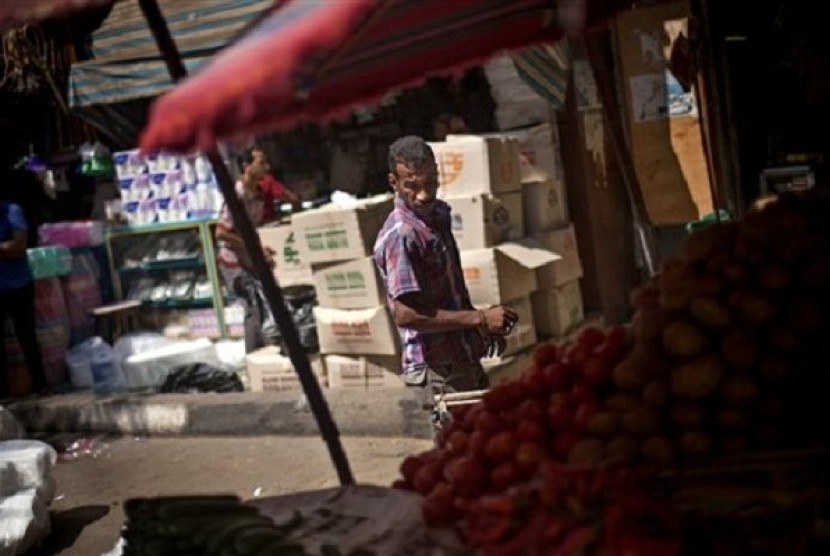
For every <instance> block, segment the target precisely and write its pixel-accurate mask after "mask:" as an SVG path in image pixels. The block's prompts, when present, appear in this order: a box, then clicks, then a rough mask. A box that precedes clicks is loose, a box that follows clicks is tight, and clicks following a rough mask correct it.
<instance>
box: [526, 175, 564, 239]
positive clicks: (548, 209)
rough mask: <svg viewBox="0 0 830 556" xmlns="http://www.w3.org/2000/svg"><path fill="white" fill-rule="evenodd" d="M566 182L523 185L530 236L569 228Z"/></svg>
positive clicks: (527, 226)
mask: <svg viewBox="0 0 830 556" xmlns="http://www.w3.org/2000/svg"><path fill="white" fill-rule="evenodd" d="M563 184H564V182H556V181H543V182H535V183H526V184H524V185H522V212H523V216H524V218H523V220H524V225H525V229H526V230H527V233H528V234H533V233H538V232H545V231H548V230H555V229H557V228H562V227H563V226H567V225H568V222H569V218H568V205H567V203H566V202H565V188H564V186H563Z"/></svg>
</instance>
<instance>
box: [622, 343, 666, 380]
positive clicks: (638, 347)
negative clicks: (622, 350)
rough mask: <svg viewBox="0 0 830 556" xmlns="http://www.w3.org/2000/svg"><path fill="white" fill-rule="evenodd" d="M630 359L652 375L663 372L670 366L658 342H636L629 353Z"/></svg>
mask: <svg viewBox="0 0 830 556" xmlns="http://www.w3.org/2000/svg"><path fill="white" fill-rule="evenodd" d="M628 359H629V360H630V361H631V362H632V364H634V365H636V366H638V367H640V368H641V369H643V370H644V371H645V372H646V374H647V375H649V376H650V377H651V376H655V375H660V374H663V373H664V372H665V371H666V370H668V368H669V364H668V360H667V358H666V355H665V353H663V350H662V349H660V346H659V345H658V344H656V343H649V344H643V343H638V344H635V345H634V347H633V348H631V352H630V353H629V354H628Z"/></svg>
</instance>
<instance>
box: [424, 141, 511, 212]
mask: <svg viewBox="0 0 830 556" xmlns="http://www.w3.org/2000/svg"><path fill="white" fill-rule="evenodd" d="M430 146H431V147H432V150H433V152H434V153H435V161H436V163H437V164H438V182H439V184H440V188H439V191H438V196H439V197H440V198H442V199H443V198H445V197H450V196H458V195H468V194H471V193H493V194H497V193H510V192H511V191H518V190H519V187H520V185H521V176H520V169H519V143H518V141H516V140H513V139H509V140H506V139H502V138H499V137H479V136H475V135H448V136H447V140H446V141H443V142H440V143H430Z"/></svg>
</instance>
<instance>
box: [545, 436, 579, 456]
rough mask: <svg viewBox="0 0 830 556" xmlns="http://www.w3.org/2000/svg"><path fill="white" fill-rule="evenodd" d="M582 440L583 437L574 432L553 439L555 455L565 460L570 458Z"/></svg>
mask: <svg viewBox="0 0 830 556" xmlns="http://www.w3.org/2000/svg"><path fill="white" fill-rule="evenodd" d="M580 440H582V437H581V436H579V435H578V434H576V433H575V432H573V431H564V432H560V433H559V434H557V435H556V436H555V437H553V444H552V446H551V448H552V450H553V453H554V454H556V455H557V456H559V457H560V458H561V459H564V458H566V457H567V456H568V453H569V452H570V451H571V448H573V447H574V444H576V443H577V442H579V441H580Z"/></svg>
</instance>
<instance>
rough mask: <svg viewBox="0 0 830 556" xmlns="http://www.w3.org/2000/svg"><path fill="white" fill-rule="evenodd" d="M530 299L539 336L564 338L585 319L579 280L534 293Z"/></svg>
mask: <svg viewBox="0 0 830 556" xmlns="http://www.w3.org/2000/svg"><path fill="white" fill-rule="evenodd" d="M530 299H531V302H532V304H533V320H534V323H535V325H536V332H537V333H538V334H542V335H547V336H554V337H560V336H564V335H566V334H567V333H568V332H569V331H570V330H571V329H572V328H573V327H574V326H576V325H577V324H579V323H580V322H581V321H582V320H583V319H584V318H585V309H584V308H583V306H582V290H581V289H580V287H579V280H573V281H571V282H568V283H567V284H563V285H561V286H557V287H554V288H546V289H543V290H539V291H536V292H533V293H532V294H531V295H530Z"/></svg>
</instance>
